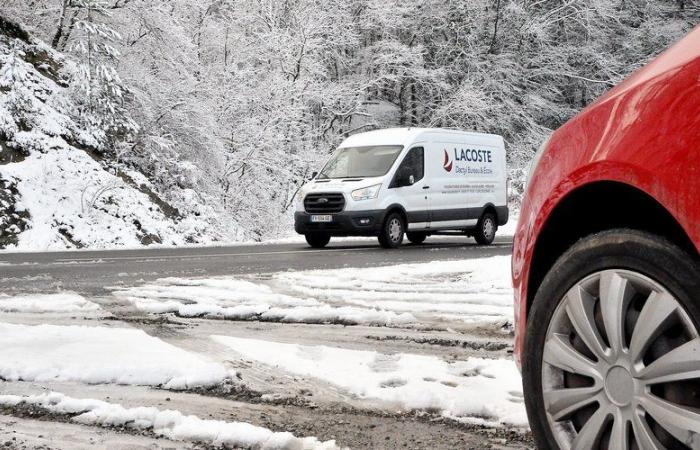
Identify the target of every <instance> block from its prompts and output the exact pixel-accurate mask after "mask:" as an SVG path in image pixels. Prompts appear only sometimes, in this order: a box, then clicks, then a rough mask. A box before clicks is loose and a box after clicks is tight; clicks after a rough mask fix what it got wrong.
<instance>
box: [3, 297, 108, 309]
mask: <svg viewBox="0 0 700 450" xmlns="http://www.w3.org/2000/svg"><path fill="white" fill-rule="evenodd" d="M99 309H100V307H99V306H98V305H97V304H96V303H93V302H91V301H89V300H87V299H85V298H84V297H83V296H81V295H79V294H76V293H74V292H60V293H57V294H33V295H20V296H12V297H11V296H8V295H4V294H0V312H6V313H63V312H89V311H96V310H99Z"/></svg>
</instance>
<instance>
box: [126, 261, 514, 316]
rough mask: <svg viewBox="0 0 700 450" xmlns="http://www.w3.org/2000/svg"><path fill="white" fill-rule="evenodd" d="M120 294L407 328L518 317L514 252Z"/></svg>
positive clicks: (173, 308) (209, 312) (213, 311)
mask: <svg viewBox="0 0 700 450" xmlns="http://www.w3.org/2000/svg"><path fill="white" fill-rule="evenodd" d="M114 295H115V296H117V297H120V298H122V299H123V300H126V301H129V302H131V303H132V304H133V305H134V306H135V307H136V308H138V309H140V310H142V311H145V312H149V313H156V314H158V313H166V312H172V313H177V314H179V315H181V316H183V317H212V318H223V319H231V320H263V321H264V320H267V321H281V322H297V323H342V324H350V325H353V324H363V325H382V326H405V325H409V324H412V323H416V322H418V321H419V320H418V319H416V315H420V316H421V318H425V319H428V320H430V319H438V320H447V321H461V322H467V323H504V322H508V321H512V319H513V289H512V287H511V281H510V257H509V256H494V257H489V258H476V259H468V260H460V261H433V262H430V263H423V264H402V265H395V266H387V267H372V268H359V269H358V268H347V269H332V270H313V271H303V272H282V273H276V274H273V275H272V276H271V279H270V280H268V281H265V282H262V281H258V280H254V279H252V278H250V279H248V280H245V279H241V278H238V279H235V278H207V279H180V278H165V279H162V280H158V281H156V282H154V283H150V284H146V285H143V286H139V287H135V288H128V289H123V290H117V291H115V292H114Z"/></svg>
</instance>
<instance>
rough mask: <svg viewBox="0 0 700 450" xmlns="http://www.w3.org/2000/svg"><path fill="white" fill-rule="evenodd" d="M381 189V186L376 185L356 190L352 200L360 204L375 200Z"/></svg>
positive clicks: (353, 192)
mask: <svg viewBox="0 0 700 450" xmlns="http://www.w3.org/2000/svg"><path fill="white" fill-rule="evenodd" d="M381 187H382V185H381V184H375V185H374V186H369V187H366V188H362V189H356V190H354V191H352V199H353V200H355V201H356V202H359V201H360V200H370V199H373V198H377V195H379V188H381Z"/></svg>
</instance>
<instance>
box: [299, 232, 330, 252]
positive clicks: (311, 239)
mask: <svg viewBox="0 0 700 450" xmlns="http://www.w3.org/2000/svg"><path fill="white" fill-rule="evenodd" d="M304 237H305V238H306V242H307V243H308V244H309V245H310V246H311V247H313V248H324V247H325V246H326V245H328V243H329V242H330V241H331V236H330V235H329V234H326V233H309V234H305V235H304Z"/></svg>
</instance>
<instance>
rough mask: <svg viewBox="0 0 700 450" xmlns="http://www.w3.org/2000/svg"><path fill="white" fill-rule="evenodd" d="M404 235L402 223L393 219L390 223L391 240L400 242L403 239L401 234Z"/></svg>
mask: <svg viewBox="0 0 700 450" xmlns="http://www.w3.org/2000/svg"><path fill="white" fill-rule="evenodd" d="M402 233H403V229H402V227H401V222H400V221H399V219H396V218H394V219H391V221H390V222H389V239H391V241H392V242H398V241H399V239H401V234H402Z"/></svg>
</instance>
